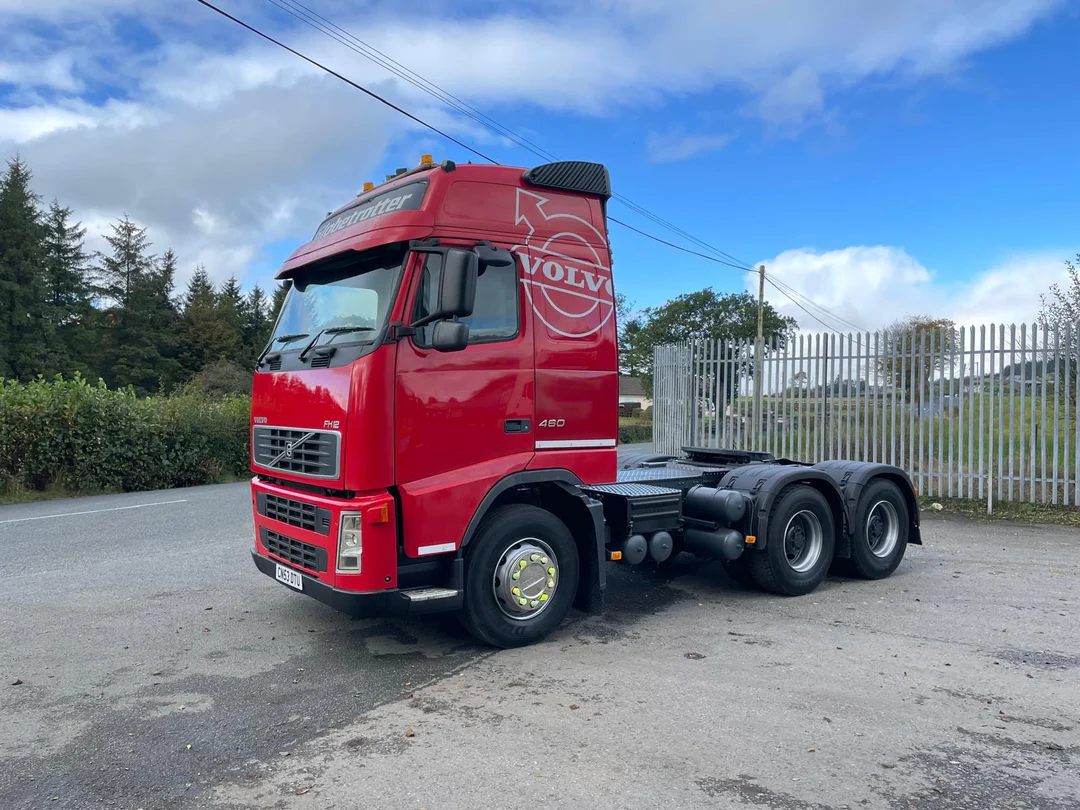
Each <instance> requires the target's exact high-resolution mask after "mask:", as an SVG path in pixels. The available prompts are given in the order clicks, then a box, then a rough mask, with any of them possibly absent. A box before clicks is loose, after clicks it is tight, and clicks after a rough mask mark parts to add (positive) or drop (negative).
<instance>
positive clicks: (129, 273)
mask: <svg viewBox="0 0 1080 810" xmlns="http://www.w3.org/2000/svg"><path fill="white" fill-rule="evenodd" d="M112 230H113V232H112V235H111V236H106V237H105V241H106V242H108V243H109V247H110V248H111V249H112V254H111V255H108V256H107V255H105V254H104V253H98V254H97V258H98V261H99V264H98V272H97V283H96V284H95V286H94V292H95V293H97V295H98V296H99V297H100V298H102V299H104V300H105V301H107V302H111V303H112V304H113V305H114V306H117V307H119V308H120V309H121V310H125V311H126V310H128V309H129V308H130V304H131V296H132V294H133V293H134V292H135V288H136V287H137V286H138V284H139V282H140V281H142V280H143V279H145V278H146V277H147V276H148V275H150V272H151V271H152V270H153V267H154V257H153V256H152V255H151V254H150V253H149V252H148V251H149V250H150V239H149V237H147V235H146V229H145V228H140V227H139V226H138V225H136V224H135V223H134V222H132V221H131V220H130V219H129V218H128V216H127V214H124V216H123V217H122V218H121V219H120V220H119V221H118V222H117V223H116V224H115V225H113V226H112Z"/></svg>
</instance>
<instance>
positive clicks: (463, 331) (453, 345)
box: [431, 321, 469, 352]
mask: <svg viewBox="0 0 1080 810" xmlns="http://www.w3.org/2000/svg"><path fill="white" fill-rule="evenodd" d="M468 345H469V325H468V324H467V323H461V321H439V322H437V323H436V324H435V327H434V329H433V330H432V333H431V348H433V349H434V350H435V351H437V352H460V351H461V350H462V349H464V348H465V347H466V346H468Z"/></svg>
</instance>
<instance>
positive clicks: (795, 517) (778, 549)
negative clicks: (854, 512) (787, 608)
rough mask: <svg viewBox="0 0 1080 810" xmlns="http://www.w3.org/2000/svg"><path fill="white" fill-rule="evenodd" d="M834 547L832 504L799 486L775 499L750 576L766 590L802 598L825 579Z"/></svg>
mask: <svg viewBox="0 0 1080 810" xmlns="http://www.w3.org/2000/svg"><path fill="white" fill-rule="evenodd" d="M835 547H836V524H835V521H834V520H833V514H832V509H831V508H830V507H829V502H828V501H827V500H825V496H824V495H822V494H821V493H820V492H818V491H817V490H816V489H814V488H813V487H808V486H805V485H803V484H796V485H794V486H790V487H787V488H786V489H785V490H784V491H783V492H781V493H780V496H779V497H778V498H777V499H776V504H775V505H774V506H773V508H772V513H771V514H770V515H769V528H768V530H767V536H766V547H765V550H764V551H761V552H751V553H752V556H751V557H750V565H749V567H750V573H751V574H752V575H753V578H754V581H755V582H757V584H758V585H760V586H761V587H762V588H764V589H765V590H767V591H772V592H773V593H779V594H785V595H787V596H802V595H803V594H807V593H810V592H811V591H812V590H814V589H815V588H816V587H817V586H818V585H820V584H821V582H822V580H824V579H825V575H826V574H827V573H828V571H829V565H830V564H831V563H832V558H833V551H834V549H835Z"/></svg>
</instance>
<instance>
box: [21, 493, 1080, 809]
mask: <svg viewBox="0 0 1080 810" xmlns="http://www.w3.org/2000/svg"><path fill="white" fill-rule="evenodd" d="M249 510H250V503H249V498H248V494H247V485H246V484H236V485H225V486H218V487H202V488H195V489H187V490H174V491H169V492H160V493H139V494H134V495H122V496H109V497H102V498H88V499H81V500H69V501H52V502H47V503H42V504H32V505H25V506H9V507H2V508H0V549H2V551H3V554H2V556H0V583H2V586H0V651H2V652H0V676H2V678H3V680H2V681H0V765H2V768H0V808H4V809H5V810H9V809H10V810H22V808H42V807H47V808H78V810H89V809H91V808H99V807H101V808H110V807H119V808H132V810H134V808H146V809H147V810H150V808H218V809H220V808H249V807H282V808H312V810H316V809H317V810H327V808H342V809H343V810H344V808H356V807H378V808H399V807H400V808H420V807H426V808H430V810H446V808H479V807H508V808H515V807H522V806H536V807H544V808H555V807H567V808H579V807H581V808H584V807H589V808H591V807H605V808H609V807H610V808H615V807H628V808H638V807H650V808H652V807H657V808H661V807H671V808H676V807H678V808H686V807H710V808H746V807H750V808H774V810H819V809H820V808H826V807H829V808H832V807H849V808H859V807H869V808H879V807H880V808H889V809H890V810H914V809H915V808H919V810H922V808H932V809H936V808H942V809H944V808H971V809H972V810H986V809H987V808H1001V809H1002V810H1004V808H1009V807H1012V808H1046V809H1047V810H1065V809H1066V808H1068V809H1069V810H1074V809H1075V808H1077V807H1080V775H1078V774H1080V625H1078V623H1077V621H1076V618H1077V615H1078V611H1077V597H1078V585H1080V536H1078V535H1077V533H1076V532H1074V531H1068V530H1059V529H1053V528H1032V527H1024V526H1014V525H1007V524H982V523H969V522H961V521H944V520H941V519H940V518H932V519H929V520H928V522H927V526H926V528H925V536H926V541H927V545H926V546H925V547H924V548H913V549H911V551H910V553H909V555H908V557H907V559H906V560H905V562H904V563H903V564H902V566H901V568H900V569H899V571H898V572H897V573H896V575H894V577H892V578H891V579H889V580H886V581H884V582H878V583H866V582H856V581H846V580H840V579H830V580H829V581H828V582H827V583H826V584H825V585H824V586H823V587H822V588H821V589H819V591H817V592H815V593H814V594H812V595H811V596H808V597H804V598H801V599H782V598H779V597H774V596H768V595H765V594H760V593H757V592H754V591H747V590H740V589H739V588H737V587H736V586H734V585H733V584H731V583H730V582H729V581H727V580H726V578H725V577H724V575H723V574H722V573H721V572H720V571H719V570H718V569H717V568H716V567H715V566H709V567H706V568H704V569H701V568H695V567H694V566H692V565H689V564H685V563H684V564H680V565H678V566H676V567H675V569H674V570H673V571H672V572H669V573H666V574H664V575H659V574H656V573H652V572H646V571H642V570H638V571H631V570H625V569H614V570H613V574H612V577H611V580H610V589H609V590H610V596H609V602H610V609H609V611H608V613H607V614H606V615H605V616H604V617H602V618H583V617H576V618H575V619H573V620H572V621H571V622H569V623H568V624H567V625H565V626H564V627H563V628H562V629H561V630H560V631H559V632H558V633H557V634H556V635H555V636H554V637H553V638H552V639H551V640H549V641H548V642H545V643H543V644H540V645H537V646H534V647H531V648H528V649H524V650H514V651H504V652H498V653H492V652H490V651H488V650H486V649H481V648H478V647H476V646H475V645H473V644H472V643H471V641H469V639H468V638H467V637H465V636H464V635H463V634H462V633H461V632H460V631H459V630H457V629H456V627H455V625H454V624H453V622H452V621H450V620H447V619H438V618H435V619H423V620H408V621H396V620H395V621H372V620H365V621H355V620H350V619H347V618H345V617H342V616H339V615H337V614H335V613H334V612H332V611H330V610H329V609H327V608H324V607H323V606H322V605H320V604H318V603H316V602H315V601H314V600H311V599H307V598H304V597H303V596H301V595H298V594H295V593H292V592H290V591H288V590H287V589H286V588H285V587H284V586H281V585H278V584H277V583H274V582H273V581H271V580H269V579H268V578H266V577H265V576H263V575H262V574H260V573H258V572H257V571H256V570H255V568H254V567H253V566H252V565H251V562H250V558H249V557H248V548H249V545H250V537H251V519H250V514H249ZM687 653H693V654H694V655H693V656H691V657H689V658H688V657H687ZM699 656H703V657H699ZM16 681H21V684H19V685H14V684H15V682H16ZM410 732H411V734H410Z"/></svg>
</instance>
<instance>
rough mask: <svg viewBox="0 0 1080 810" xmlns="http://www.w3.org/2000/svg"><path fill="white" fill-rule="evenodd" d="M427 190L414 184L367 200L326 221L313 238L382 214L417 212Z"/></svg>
mask: <svg viewBox="0 0 1080 810" xmlns="http://www.w3.org/2000/svg"><path fill="white" fill-rule="evenodd" d="M425 188H426V185H425V184H422V183H413V184H412V185H411V186H410V187H408V188H400V189H395V190H394V191H390V192H387V193H385V194H383V195H382V196H380V197H375V198H374V199H371V200H366V201H364V202H363V203H360V204H359V205H357V206H356V207H354V208H349V209H347V210H345V211H342V212H341V213H340V214H337V215H335V216H332V217H329V218H327V219H326V220H324V221H323V223H322V225H320V226H319V230H317V231H315V235H314V236H313V237H311V238H312V239H313V240H314V239H322V238H323V237H324V236H330V235H331V234H334V233H337V232H338V231H341V230H344V229H345V228H349V227H351V226H353V225H355V224H356V223H357V222H363V221H364V220H367V219H371V218H372V217H377V216H380V215H381V214H389V213H391V212H393V211H415V210H417V209H418V208H419V207H420V201H421V200H422V199H423V197H424V189H425Z"/></svg>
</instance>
